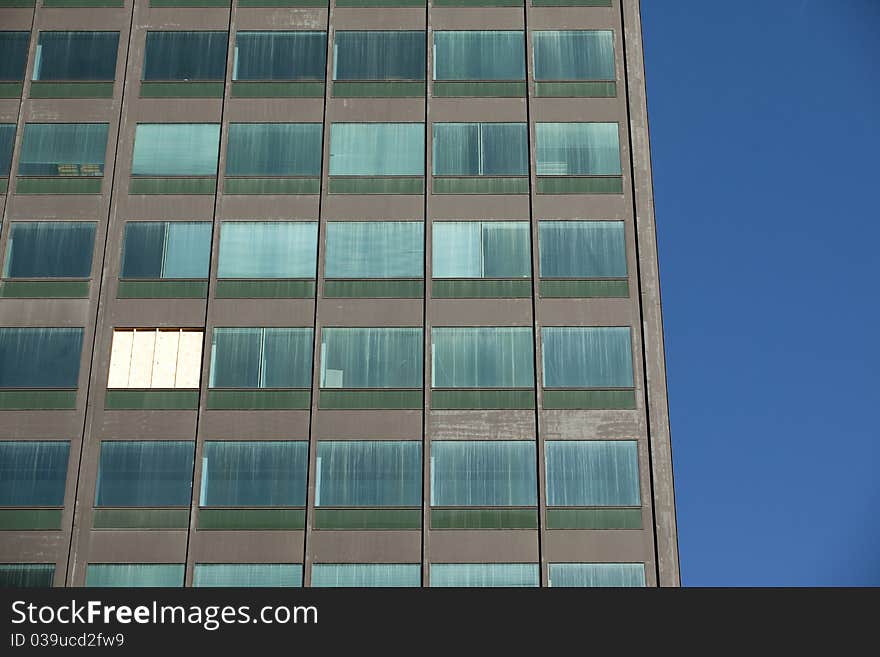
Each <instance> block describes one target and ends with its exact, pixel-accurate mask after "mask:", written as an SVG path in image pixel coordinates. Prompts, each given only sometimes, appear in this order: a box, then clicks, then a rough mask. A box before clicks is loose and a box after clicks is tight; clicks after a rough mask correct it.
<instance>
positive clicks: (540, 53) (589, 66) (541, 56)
mask: <svg viewBox="0 0 880 657" xmlns="http://www.w3.org/2000/svg"><path fill="white" fill-rule="evenodd" d="M532 50H533V52H534V57H535V79H536V80H560V81H575V80H614V33H613V32H612V31H611V30H577V31H575V30H559V31H553V32H532Z"/></svg>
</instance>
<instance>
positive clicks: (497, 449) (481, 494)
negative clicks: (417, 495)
mask: <svg viewBox="0 0 880 657" xmlns="http://www.w3.org/2000/svg"><path fill="white" fill-rule="evenodd" d="M537 503H538V484H537V472H536V465H535V443H534V442H533V441H531V440H528V441H524V440H435V441H433V442H432V443H431V506H479V507H483V506H535V505H537Z"/></svg>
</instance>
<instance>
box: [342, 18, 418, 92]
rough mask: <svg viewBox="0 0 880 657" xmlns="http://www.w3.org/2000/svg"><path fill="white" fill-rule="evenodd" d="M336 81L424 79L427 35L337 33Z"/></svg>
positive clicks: (412, 33) (411, 32)
mask: <svg viewBox="0 0 880 657" xmlns="http://www.w3.org/2000/svg"><path fill="white" fill-rule="evenodd" d="M334 39H335V40H334V43H333V79H334V80H424V79H425V32H423V31H405V30H393V31H387V30H369V31H344V30H340V31H337V32H336V34H335V37H334Z"/></svg>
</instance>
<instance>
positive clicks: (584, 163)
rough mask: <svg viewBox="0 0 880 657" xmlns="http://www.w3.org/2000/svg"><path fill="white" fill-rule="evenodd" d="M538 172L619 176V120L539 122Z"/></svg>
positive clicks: (542, 174) (537, 127)
mask: <svg viewBox="0 0 880 657" xmlns="http://www.w3.org/2000/svg"><path fill="white" fill-rule="evenodd" d="M535 136H536V138H537V164H538V175H539V176H619V175H620V144H619V142H618V135H617V124H616V123H537V124H535Z"/></svg>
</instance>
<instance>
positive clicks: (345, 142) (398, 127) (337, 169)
mask: <svg viewBox="0 0 880 657" xmlns="http://www.w3.org/2000/svg"><path fill="white" fill-rule="evenodd" d="M424 174H425V124H424V123H334V124H333V125H332V126H331V129H330V175H331V176H422V175H424Z"/></svg>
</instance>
